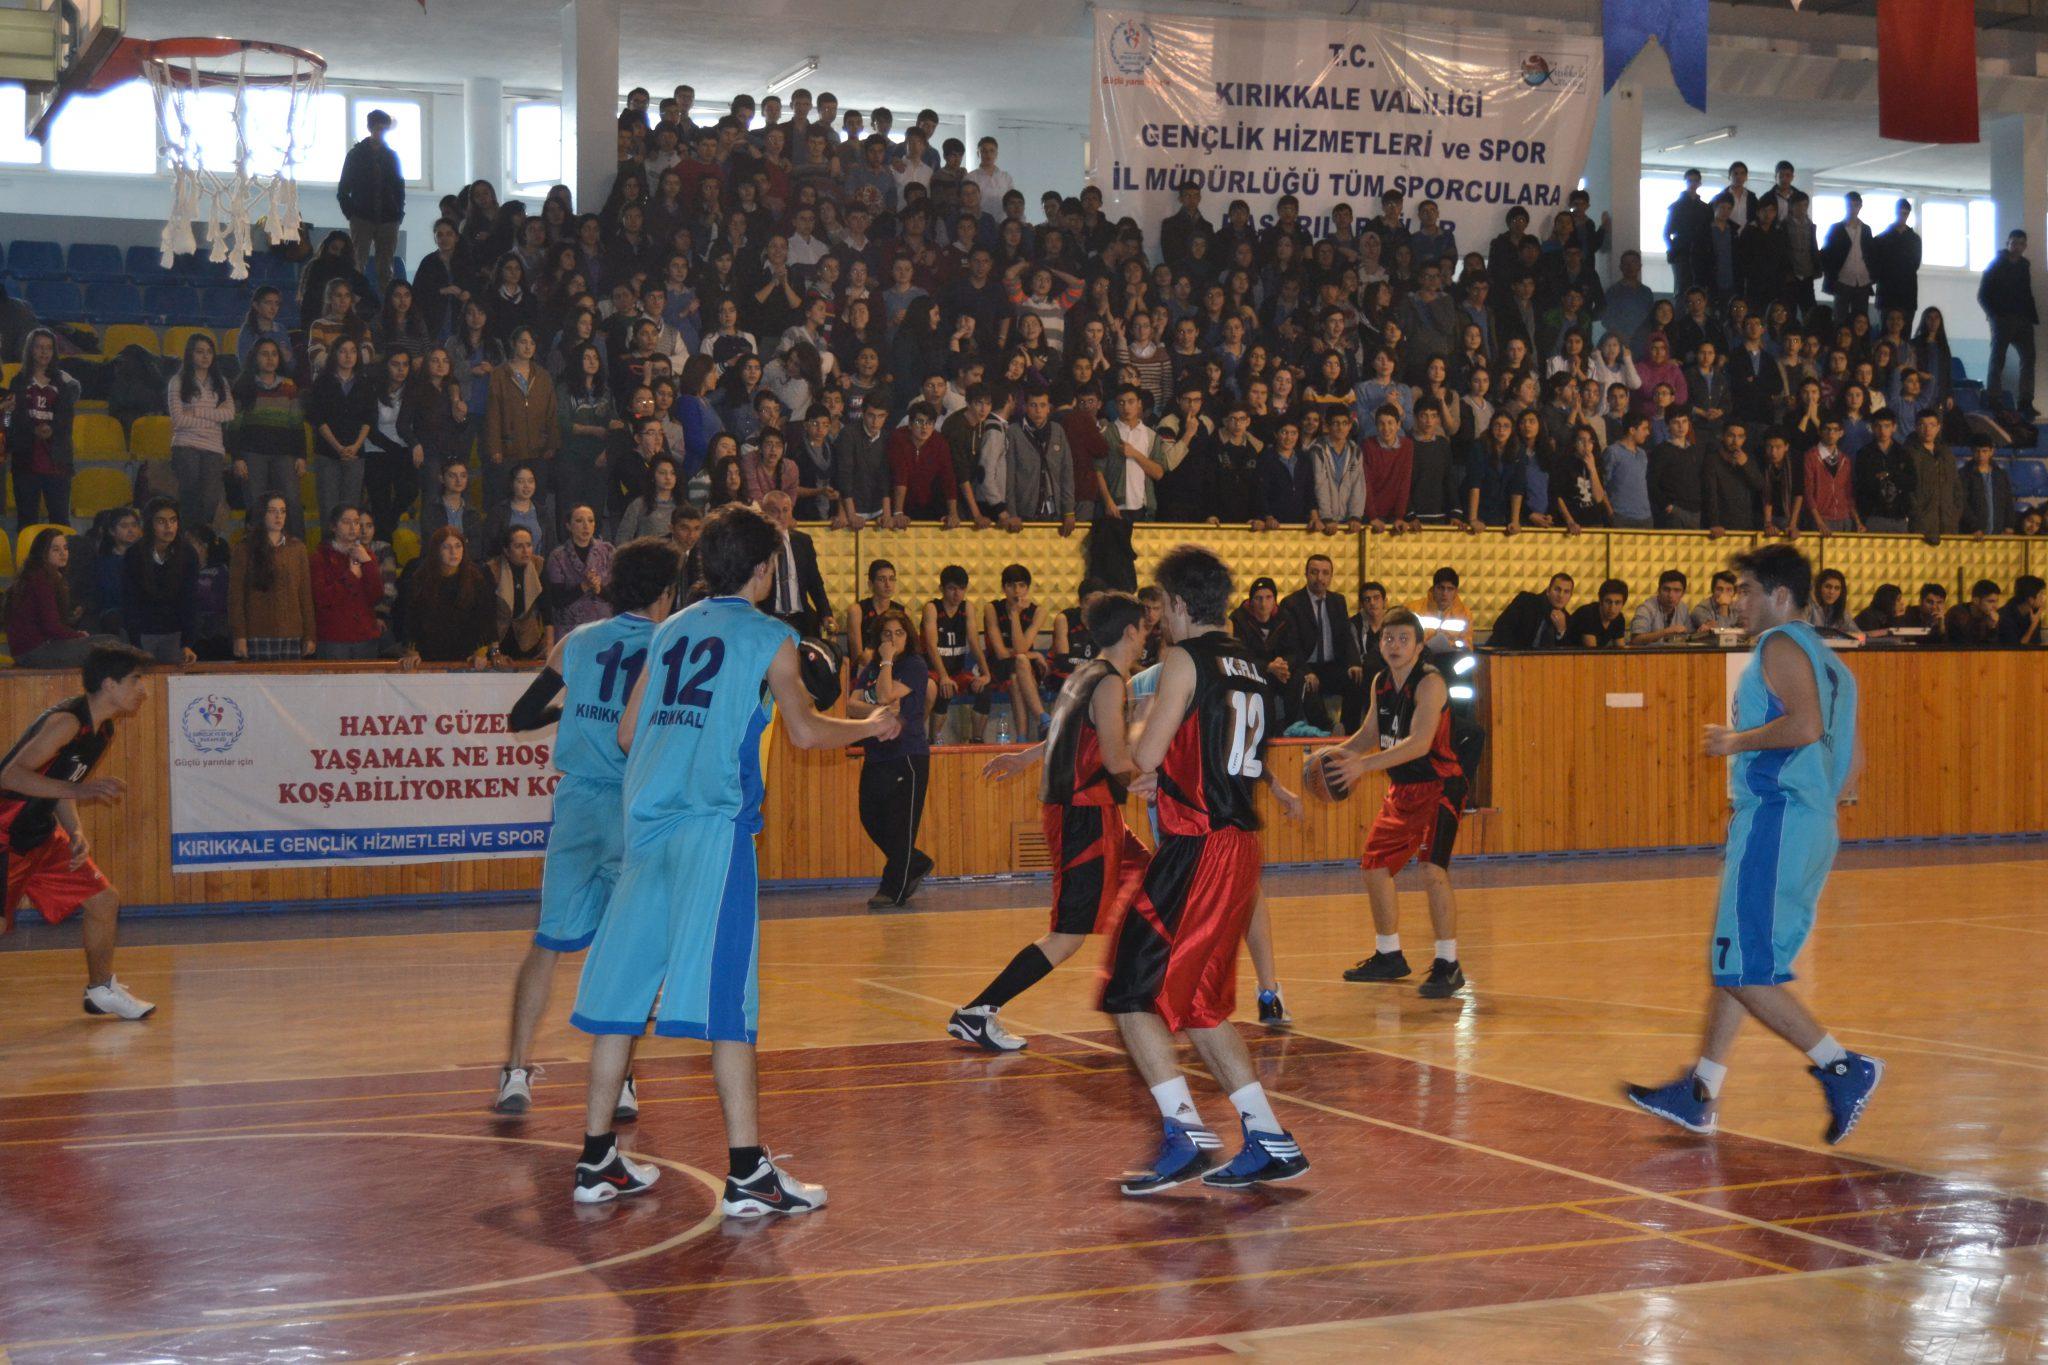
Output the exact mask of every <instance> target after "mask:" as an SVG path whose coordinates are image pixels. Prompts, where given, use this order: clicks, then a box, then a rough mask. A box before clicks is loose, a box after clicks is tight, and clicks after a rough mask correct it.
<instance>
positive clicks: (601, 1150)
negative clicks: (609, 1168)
mask: <svg viewBox="0 0 2048 1365" xmlns="http://www.w3.org/2000/svg"><path fill="white" fill-rule="evenodd" d="M612 1141H613V1139H612V1135H611V1134H610V1133H585V1134H584V1135H583V1163H584V1164H585V1165H587V1166H600V1165H603V1164H604V1163H605V1162H607V1161H609V1160H611V1155H612Z"/></svg>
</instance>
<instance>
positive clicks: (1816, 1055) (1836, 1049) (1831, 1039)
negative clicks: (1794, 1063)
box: [1806, 1033, 1849, 1066]
mask: <svg viewBox="0 0 2048 1365" xmlns="http://www.w3.org/2000/svg"><path fill="white" fill-rule="evenodd" d="M1806 1055H1807V1056H1809V1057H1811V1058H1813V1064H1814V1065H1815V1066H1833V1065H1834V1064H1835V1063H1836V1062H1839V1061H1841V1060H1842V1058H1844V1057H1846V1056H1848V1055H1849V1049H1848V1048H1845V1047H1843V1046H1842V1045H1841V1044H1840V1043H1838V1042H1836V1041H1835V1035H1834V1034H1832V1033H1830V1034H1827V1035H1826V1036H1825V1037H1823V1038H1822V1039H1821V1040H1820V1041H1819V1042H1817V1043H1815V1044H1814V1045H1813V1046H1812V1047H1810V1048H1808V1049H1807V1050H1806Z"/></svg>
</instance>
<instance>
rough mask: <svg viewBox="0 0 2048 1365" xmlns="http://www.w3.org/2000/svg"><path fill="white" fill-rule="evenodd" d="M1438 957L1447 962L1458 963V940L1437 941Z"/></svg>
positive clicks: (1445, 939)
mask: <svg viewBox="0 0 2048 1365" xmlns="http://www.w3.org/2000/svg"><path fill="white" fill-rule="evenodd" d="M1436 955H1437V956H1438V957H1440V958H1442V959H1443V960H1444V961H1446V962H1456V961H1457V960H1458V940H1456V939H1454V938H1440V939H1438V940H1437V941H1436Z"/></svg>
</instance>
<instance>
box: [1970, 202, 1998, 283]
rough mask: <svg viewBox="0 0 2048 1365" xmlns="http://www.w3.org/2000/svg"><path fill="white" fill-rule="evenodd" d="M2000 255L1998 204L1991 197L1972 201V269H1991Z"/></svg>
mask: <svg viewBox="0 0 2048 1365" xmlns="http://www.w3.org/2000/svg"><path fill="white" fill-rule="evenodd" d="M1997 255H1998V205H1997V203H1995V202H1994V201H1992V200H1990V199H1972V200H1971V201H1970V269H1972V270H1980V271H1981V270H1989V269H1990V268H1991V262H1992V259H1993V258H1994V257H1996V256H1997Z"/></svg>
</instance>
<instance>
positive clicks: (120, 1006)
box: [85, 976, 156, 1019]
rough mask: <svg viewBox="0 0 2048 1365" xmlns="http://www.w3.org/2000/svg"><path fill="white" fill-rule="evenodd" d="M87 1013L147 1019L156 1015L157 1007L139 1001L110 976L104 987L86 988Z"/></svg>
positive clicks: (117, 1017) (145, 1001) (118, 1017)
mask: <svg viewBox="0 0 2048 1365" xmlns="http://www.w3.org/2000/svg"><path fill="white" fill-rule="evenodd" d="M85 1012H86V1013H87V1014H108V1015H112V1016H113V1017H114V1018H116V1019H147V1018H149V1016H150V1015H152V1014H155V1013H156V1006H155V1005H152V1004H150V1003H149V1002H148V1001H147V1000H137V999H136V998H135V997H134V996H132V995H130V994H129V993H128V988H127V987H126V986H124V985H122V984H121V982H120V980H119V979H118V978H116V977H111V976H110V977H108V978H107V984H106V985H104V986H87V987H86V988H85Z"/></svg>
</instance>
